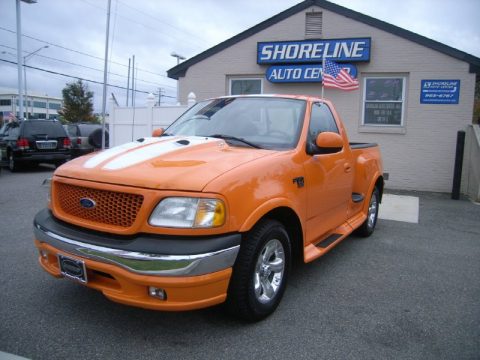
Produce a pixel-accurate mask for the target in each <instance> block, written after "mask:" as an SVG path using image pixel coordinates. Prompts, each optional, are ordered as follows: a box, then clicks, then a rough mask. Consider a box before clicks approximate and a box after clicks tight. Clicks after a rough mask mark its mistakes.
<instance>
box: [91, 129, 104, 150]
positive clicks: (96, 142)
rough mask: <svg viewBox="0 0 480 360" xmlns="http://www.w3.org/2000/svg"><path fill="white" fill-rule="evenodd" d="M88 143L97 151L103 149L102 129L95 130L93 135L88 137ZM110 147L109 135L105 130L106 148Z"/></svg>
mask: <svg viewBox="0 0 480 360" xmlns="http://www.w3.org/2000/svg"><path fill="white" fill-rule="evenodd" d="M88 143H89V144H90V145H92V146H93V147H94V148H95V149H101V148H102V129H96V130H93V131H92V133H91V134H90V135H89V136H88ZM108 146H109V134H108V131H107V130H105V147H106V148H108Z"/></svg>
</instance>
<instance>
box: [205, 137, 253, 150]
mask: <svg viewBox="0 0 480 360" xmlns="http://www.w3.org/2000/svg"><path fill="white" fill-rule="evenodd" d="M207 137H213V138H218V139H223V140H233V141H238V142H241V143H243V144H246V145H248V146H250V147H253V148H255V149H262V147H261V146H258V145H257V144H254V143H251V142H250V141H247V140H245V139H243V138H239V137H236V136H231V135H224V134H213V135H208V136H207Z"/></svg>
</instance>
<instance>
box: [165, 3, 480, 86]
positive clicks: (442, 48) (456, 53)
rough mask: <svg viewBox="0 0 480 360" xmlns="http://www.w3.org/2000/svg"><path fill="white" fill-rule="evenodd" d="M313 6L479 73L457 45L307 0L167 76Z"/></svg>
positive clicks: (478, 63)
mask: <svg viewBox="0 0 480 360" xmlns="http://www.w3.org/2000/svg"><path fill="white" fill-rule="evenodd" d="M310 6H319V7H321V8H323V9H325V10H329V11H332V12H334V13H337V14H339V15H343V16H346V17H348V18H351V19H352V20H355V21H359V22H362V23H364V24H367V25H370V26H372V27H375V28H377V29H380V30H383V31H386V32H389V33H392V34H394V35H396V36H399V37H402V38H404V39H407V40H410V41H413V42H416V43H417V44H420V45H423V46H425V47H428V48H430V49H433V50H436V51H438V52H441V53H443V54H446V55H449V56H451V57H454V58H456V59H459V60H462V61H465V62H467V63H469V64H470V72H472V73H476V74H480V58H477V57H475V56H473V55H470V54H467V53H465V52H463V51H460V50H457V49H455V48H452V47H450V46H448V45H445V44H442V43H440V42H438V41H435V40H432V39H429V38H426V37H424V36H422V35H418V34H416V33H414V32H411V31H408V30H405V29H403V28H401V27H398V26H395V25H392V24H389V23H387V22H385V21H382V20H378V19H375V18H373V17H371V16H368V15H364V14H362V13H359V12H357V11H353V10H350V9H347V8H345V7H343V6H340V5H337V4H333V3H331V2H328V1H325V0H305V1H303V2H301V3H299V4H297V5H295V6H292V7H291V8H289V9H287V10H285V11H282V12H281V13H279V14H277V15H275V16H273V17H271V18H269V19H267V20H265V21H262V22H261V23H259V24H257V25H255V26H253V27H251V28H249V29H247V30H245V31H243V32H241V33H240V34H237V35H235V36H234V37H232V38H230V39H228V40H225V41H224V42H221V43H220V44H218V45H215V46H214V47H212V48H210V49H208V50H205V51H204V52H202V53H200V54H198V55H196V56H194V57H192V58H190V59H188V60H187V61H184V62H182V63H181V64H179V65H177V66H175V67H173V68H171V69H170V70H168V71H167V75H168V77H170V78H172V79H177V80H178V78H179V77H183V76H185V73H186V72H187V69H188V68H189V67H190V66H192V65H194V64H196V63H198V62H200V61H202V60H205V59H207V58H208V57H210V56H212V55H214V54H216V53H219V52H220V51H222V50H224V49H226V48H228V47H230V46H233V45H235V44H236V43H238V42H240V41H242V40H244V39H246V38H248V37H250V36H252V35H254V34H256V33H258V32H260V31H262V30H264V29H266V28H268V27H270V26H272V25H274V24H276V23H278V22H280V21H282V20H284V19H286V18H288V17H290V16H292V15H294V14H296V13H298V12H300V11H303V10H305V9H307V8H309V7H310Z"/></svg>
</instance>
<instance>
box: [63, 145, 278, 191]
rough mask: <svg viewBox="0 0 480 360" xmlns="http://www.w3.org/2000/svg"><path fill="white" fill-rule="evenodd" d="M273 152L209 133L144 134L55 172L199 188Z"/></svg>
mask: <svg viewBox="0 0 480 360" xmlns="http://www.w3.org/2000/svg"><path fill="white" fill-rule="evenodd" d="M272 153H274V151H271V150H263V149H253V148H245V147H232V146H229V145H228V144H227V143H226V142H225V141H224V140H221V139H215V138H209V137H196V136H168V137H161V138H145V139H139V140H137V141H134V142H131V143H127V144H123V145H120V146H117V147H114V148H111V149H108V150H105V151H102V152H96V153H94V154H91V155H88V156H83V157H80V158H77V159H74V160H72V161H69V162H68V163H66V164H65V165H63V166H61V167H60V168H58V169H57V171H56V172H55V175H57V176H63V177H69V178H75V179H82V180H89V181H95V182H103V183H110V184H118V185H127V186H135V187H142V188H150V189H165V190H185V191H202V189H203V188H204V187H205V186H206V185H207V184H208V183H209V182H210V181H211V180H213V179H215V178H217V177H218V176H220V175H222V174H224V173H225V172H227V171H229V170H231V169H234V168H236V167H238V166H241V165H242V164H245V163H248V162H251V161H254V160H256V159H259V158H262V157H264V156H267V155H269V154H272Z"/></svg>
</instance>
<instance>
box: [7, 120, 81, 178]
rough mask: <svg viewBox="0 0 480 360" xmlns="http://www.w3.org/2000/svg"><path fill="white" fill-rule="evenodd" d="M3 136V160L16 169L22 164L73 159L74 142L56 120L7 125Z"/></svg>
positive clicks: (28, 121) (13, 169) (58, 163)
mask: <svg viewBox="0 0 480 360" xmlns="http://www.w3.org/2000/svg"><path fill="white" fill-rule="evenodd" d="M2 130H3V138H2V139H0V152H1V160H2V163H3V164H8V167H9V169H10V170H11V171H15V170H17V169H18V168H19V166H20V165H22V164H38V163H51V164H55V165H56V166H59V165H61V164H63V163H64V162H65V161H67V160H70V157H71V154H70V152H71V148H72V143H71V141H70V138H69V137H68V136H67V133H66V132H65V129H64V128H63V126H62V124H61V123H60V122H59V121H56V120H25V121H20V122H11V123H8V124H6V125H5V128H2Z"/></svg>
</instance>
